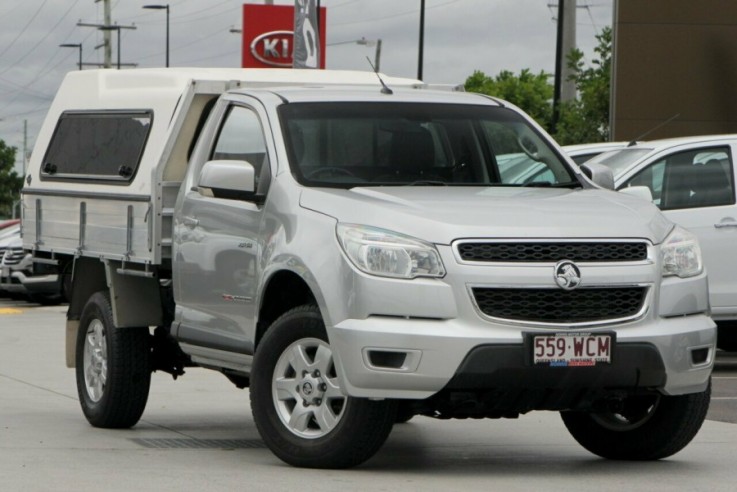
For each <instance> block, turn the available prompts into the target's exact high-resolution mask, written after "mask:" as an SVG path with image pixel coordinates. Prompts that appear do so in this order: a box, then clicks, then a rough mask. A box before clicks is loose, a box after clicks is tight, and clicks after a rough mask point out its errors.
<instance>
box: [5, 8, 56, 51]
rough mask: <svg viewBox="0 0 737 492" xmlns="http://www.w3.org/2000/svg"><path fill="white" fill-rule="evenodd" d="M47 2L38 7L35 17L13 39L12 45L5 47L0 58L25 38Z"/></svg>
mask: <svg viewBox="0 0 737 492" xmlns="http://www.w3.org/2000/svg"><path fill="white" fill-rule="evenodd" d="M47 1H48V0H44V1H43V3H42V4H41V5H40V6H39V7H38V10H36V12H35V13H34V14H33V16H31V20H29V21H28V23H27V24H26V25H25V26H24V27H23V29H21V31H20V32H19V33H18V35H17V36H16V37H15V39H13V40H12V41H11V42H10V44H9V45H7V46H6V47H5V49H4V50H2V51H0V57H1V56H3V55H4V54H5V53H7V52H8V50H9V49H10V48H12V47H13V45H14V44H15V42H16V41H18V39H19V38H20V37H21V36H23V34H24V33H25V32H26V29H28V26H30V25H31V22H33V20H34V19H35V18H36V16H38V14H39V12H41V10H42V9H43V8H44V5H46V2H47Z"/></svg>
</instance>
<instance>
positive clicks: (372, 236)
mask: <svg viewBox="0 0 737 492" xmlns="http://www.w3.org/2000/svg"><path fill="white" fill-rule="evenodd" d="M337 234H338V240H339V242H340V245H341V247H342V248H343V251H345V254H346V255H347V256H348V258H350V260H351V262H352V263H353V264H354V265H355V266H356V267H357V268H358V269H359V270H361V271H362V272H365V273H368V274H371V275H378V276H381V277H394V278H415V277H442V276H443V275H445V268H443V262H442V261H441V260H440V255H439V254H438V251H437V250H436V249H435V246H433V245H432V244H430V243H426V242H425V241H421V240H419V239H414V238H411V237H408V236H404V235H402V234H397V233H396V232H391V231H386V230H383V229H376V228H373V227H367V226H360V225H353V224H338V228H337Z"/></svg>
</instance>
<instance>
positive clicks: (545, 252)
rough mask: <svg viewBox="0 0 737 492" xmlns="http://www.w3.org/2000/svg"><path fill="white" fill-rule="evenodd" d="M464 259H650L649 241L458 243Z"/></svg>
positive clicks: (552, 261) (547, 260)
mask: <svg viewBox="0 0 737 492" xmlns="http://www.w3.org/2000/svg"><path fill="white" fill-rule="evenodd" d="M458 253H459V254H460V256H461V259H462V260H463V261H478V262H497V263H511V262H519V263H555V262H558V261H560V260H571V261H576V262H622V261H643V260H645V259H647V244H646V243H641V242H640V243H638V242H629V243H628V242H591V243H586V242H583V243H575V242H574V243H496V242H492V243H488V242H469V243H461V244H459V245H458Z"/></svg>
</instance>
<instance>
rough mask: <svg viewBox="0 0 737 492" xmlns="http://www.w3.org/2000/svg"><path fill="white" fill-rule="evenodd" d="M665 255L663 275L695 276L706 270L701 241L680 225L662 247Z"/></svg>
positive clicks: (662, 252)
mask: <svg viewBox="0 0 737 492" xmlns="http://www.w3.org/2000/svg"><path fill="white" fill-rule="evenodd" d="M660 251H661V254H662V257H663V276H664V277H665V276H670V275H677V276H679V277H681V278H686V277H693V276H694V275H698V274H700V273H701V272H702V271H704V264H703V262H702V260H701V248H700V247H699V241H698V239H696V236H694V235H693V234H692V233H690V232H688V231H687V230H686V229H684V228H683V227H680V226H676V227H674V228H673V230H672V231H671V233H670V234H669V235H668V237H667V238H666V239H665V241H663V246H662V247H661V249H660Z"/></svg>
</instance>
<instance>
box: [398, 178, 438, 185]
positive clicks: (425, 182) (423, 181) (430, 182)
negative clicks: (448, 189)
mask: <svg viewBox="0 0 737 492" xmlns="http://www.w3.org/2000/svg"><path fill="white" fill-rule="evenodd" d="M405 186H448V183H446V182H445V181H434V180H431V179H418V180H417V181H412V182H411V183H407V184H406V185H405Z"/></svg>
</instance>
